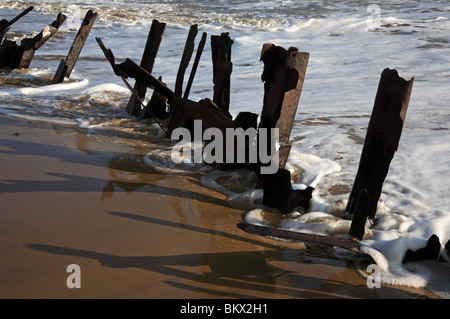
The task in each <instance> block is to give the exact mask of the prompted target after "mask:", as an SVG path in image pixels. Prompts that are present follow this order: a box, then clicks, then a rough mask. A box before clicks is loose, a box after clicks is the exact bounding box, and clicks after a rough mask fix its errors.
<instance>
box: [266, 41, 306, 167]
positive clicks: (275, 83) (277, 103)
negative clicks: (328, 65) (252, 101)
mask: <svg viewBox="0 0 450 319" xmlns="http://www.w3.org/2000/svg"><path fill="white" fill-rule="evenodd" d="M261 60H262V61H263V62H264V72H263V74H262V80H263V81H264V105H263V110H262V114H261V127H267V128H272V127H276V128H278V129H279V143H280V149H279V159H280V163H279V167H280V168H284V167H285V165H286V161H287V159H288V157H289V153H290V150H291V144H290V136H291V131H292V125H293V123H294V119H295V114H296V113H297V107H298V102H299V100H300V95H301V93H302V87H303V82H304V80H305V74H306V68H307V65H308V60H309V53H308V52H299V51H298V50H297V49H296V48H289V49H288V50H285V49H284V48H282V47H278V46H275V45H273V44H269V43H267V44H264V45H263V48H262V51H261Z"/></svg>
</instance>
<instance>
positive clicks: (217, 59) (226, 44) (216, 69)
mask: <svg viewBox="0 0 450 319" xmlns="http://www.w3.org/2000/svg"><path fill="white" fill-rule="evenodd" d="M232 45H233V40H231V38H230V36H229V33H228V32H224V33H222V34H221V35H220V36H218V35H213V36H211V56H212V62H213V82H214V97H213V101H214V103H215V104H216V105H217V106H218V107H219V108H220V109H222V110H223V111H224V113H225V115H226V116H228V117H229V118H231V114H230V112H229V108H230V77H231V72H232V71H233V63H232V62H231V46H232Z"/></svg>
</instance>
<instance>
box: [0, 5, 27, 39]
mask: <svg viewBox="0 0 450 319" xmlns="http://www.w3.org/2000/svg"><path fill="white" fill-rule="evenodd" d="M33 9H34V7H33V6H30V7H28V8H26V9H25V10H24V11H22V12H21V13H19V14H18V15H17V16H16V17H15V18H13V19H12V20H10V21H7V20H5V19H2V20H1V21H0V40H1V39H2V38H3V35H4V34H5V32H6V31H8V28H9V27H10V26H12V25H13V24H14V23H16V22H17V20H19V19H20V18H22V17H23V16H24V15H26V14H27V13H28V12H30V11H31V10H33Z"/></svg>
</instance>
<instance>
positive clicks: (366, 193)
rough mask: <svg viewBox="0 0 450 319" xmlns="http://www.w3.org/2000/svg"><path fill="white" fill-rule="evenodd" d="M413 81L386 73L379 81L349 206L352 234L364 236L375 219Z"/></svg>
mask: <svg viewBox="0 0 450 319" xmlns="http://www.w3.org/2000/svg"><path fill="white" fill-rule="evenodd" d="M413 82H414V78H412V79H411V80H409V81H406V80H405V79H403V78H401V77H399V75H398V72H397V71H396V70H390V69H385V70H384V71H383V72H382V74H381V78H380V82H379V85H378V91H377V94H376V97H375V103H374V106H373V110H372V115H371V117H370V121H369V126H368V129H367V133H366V138H365V142H364V146H363V150H362V154H361V159H360V163H359V167H358V172H357V175H356V178H355V182H354V184H353V188H352V191H351V193H350V197H349V200H348V203H347V207H346V212H348V213H349V214H351V215H353V218H352V224H351V227H350V231H349V234H350V235H351V236H354V237H356V238H358V239H362V238H363V236H364V227H365V224H366V221H367V218H370V219H373V218H374V217H375V214H376V210H377V205H378V200H379V199H380V196H381V190H382V187H383V183H384V180H385V178H386V176H387V174H388V171H389V165H390V163H391V160H392V158H393V157H394V154H395V152H396V151H397V148H398V144H399V141H400V136H401V133H402V129H403V125H404V123H405V117H406V111H407V109H408V104H409V99H410V96H411V91H412V86H413Z"/></svg>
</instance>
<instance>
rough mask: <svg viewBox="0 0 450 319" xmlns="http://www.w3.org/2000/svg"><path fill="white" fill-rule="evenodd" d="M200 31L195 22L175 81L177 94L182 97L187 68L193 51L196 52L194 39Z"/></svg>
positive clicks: (190, 30)
mask: <svg viewBox="0 0 450 319" xmlns="http://www.w3.org/2000/svg"><path fill="white" fill-rule="evenodd" d="M197 33H198V25H197V24H194V25H192V26H191V27H190V29H189V33H188V37H187V39H186V44H185V46H184V51H183V55H182V56H181V62H180V66H179V68H178V72H177V78H176V81H175V90H174V92H175V95H176V96H179V97H181V95H182V93H183V80H184V73H185V72H186V68H187V67H188V65H189V61H190V60H191V57H192V53H193V52H194V41H195V37H196V36H197Z"/></svg>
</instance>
